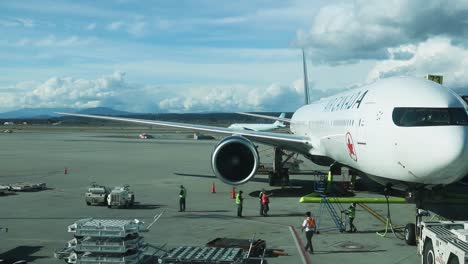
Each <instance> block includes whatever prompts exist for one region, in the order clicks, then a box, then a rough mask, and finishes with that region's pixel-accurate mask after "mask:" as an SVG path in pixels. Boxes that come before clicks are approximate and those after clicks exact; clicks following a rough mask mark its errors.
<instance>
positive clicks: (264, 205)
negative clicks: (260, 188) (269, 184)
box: [262, 192, 270, 216]
mask: <svg viewBox="0 0 468 264" xmlns="http://www.w3.org/2000/svg"><path fill="white" fill-rule="evenodd" d="M262 208H263V212H262V215H263V216H268V211H270V199H269V198H268V194H267V192H263V194H262Z"/></svg>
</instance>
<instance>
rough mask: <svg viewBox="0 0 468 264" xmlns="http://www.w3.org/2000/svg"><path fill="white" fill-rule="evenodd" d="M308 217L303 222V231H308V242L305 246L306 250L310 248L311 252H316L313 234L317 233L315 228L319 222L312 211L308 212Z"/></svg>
mask: <svg viewBox="0 0 468 264" xmlns="http://www.w3.org/2000/svg"><path fill="white" fill-rule="evenodd" d="M306 216H307V218H306V219H305V220H304V222H303V223H302V232H304V230H305V232H306V240H307V244H306V246H305V250H306V251H307V249H310V253H311V254H313V253H314V247H313V246H312V236H313V235H314V233H315V229H316V227H317V224H316V222H315V218H314V217H312V216H311V213H310V212H307V213H306Z"/></svg>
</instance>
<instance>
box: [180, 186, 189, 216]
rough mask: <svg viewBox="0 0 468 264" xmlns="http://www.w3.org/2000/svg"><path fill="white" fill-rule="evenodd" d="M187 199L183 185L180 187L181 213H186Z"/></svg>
mask: <svg viewBox="0 0 468 264" xmlns="http://www.w3.org/2000/svg"><path fill="white" fill-rule="evenodd" d="M186 197H187V190H186V189H185V187H184V186H183V185H181V186H180V192H179V212H185V198H186Z"/></svg>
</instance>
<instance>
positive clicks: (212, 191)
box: [211, 182, 216, 193]
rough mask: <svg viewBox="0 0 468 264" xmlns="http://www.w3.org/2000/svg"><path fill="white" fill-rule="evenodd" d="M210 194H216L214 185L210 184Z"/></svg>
mask: <svg viewBox="0 0 468 264" xmlns="http://www.w3.org/2000/svg"><path fill="white" fill-rule="evenodd" d="M211 193H216V188H215V183H214V182H213V183H211Z"/></svg>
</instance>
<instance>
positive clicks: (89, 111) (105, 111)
mask: <svg viewBox="0 0 468 264" xmlns="http://www.w3.org/2000/svg"><path fill="white" fill-rule="evenodd" d="M73 113H77V114H84V115H109V116H126V115H136V113H130V112H125V111H119V110H115V109H112V108H108V107H94V108H86V109H83V110H78V111H76V110H75V111H74V112H73Z"/></svg>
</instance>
